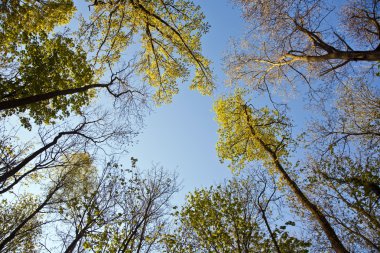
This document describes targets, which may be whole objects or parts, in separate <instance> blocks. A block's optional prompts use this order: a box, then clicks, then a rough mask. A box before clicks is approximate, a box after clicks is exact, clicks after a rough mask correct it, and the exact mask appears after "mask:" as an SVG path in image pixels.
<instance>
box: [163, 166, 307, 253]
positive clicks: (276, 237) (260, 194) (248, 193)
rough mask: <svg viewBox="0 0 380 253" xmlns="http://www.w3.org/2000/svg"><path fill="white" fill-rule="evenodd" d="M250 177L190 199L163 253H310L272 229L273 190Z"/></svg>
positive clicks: (301, 243) (282, 231)
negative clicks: (165, 252) (270, 222)
mask: <svg viewBox="0 0 380 253" xmlns="http://www.w3.org/2000/svg"><path fill="white" fill-rule="evenodd" d="M254 171H255V172H258V174H256V175H255V173H250V174H249V175H248V176H244V177H235V178H234V179H232V180H230V181H228V182H226V183H225V184H221V185H216V186H211V187H210V188H204V189H199V190H195V191H194V192H192V193H190V194H189V195H188V196H187V202H186V204H185V205H184V206H183V207H182V208H181V210H180V211H179V212H177V219H178V223H179V226H178V228H176V230H175V231H173V233H171V234H169V235H167V237H166V238H165V240H164V242H165V243H166V247H167V248H166V251H167V252H259V251H260V252H261V251H263V252H308V246H309V243H307V242H305V241H302V240H299V239H297V238H296V237H293V236H290V235H289V234H288V232H287V231H286V230H285V229H286V226H280V227H277V225H276V228H273V227H274V226H273V224H272V228H270V224H269V221H268V220H269V208H268V207H269V205H273V203H274V202H276V201H277V200H278V199H277V197H275V194H276V186H275V185H273V183H272V182H271V181H268V179H269V178H268V177H267V176H265V175H264V174H263V173H260V171H259V170H254ZM286 224H287V225H291V224H293V223H292V222H287V223H286ZM293 225H294V224H293Z"/></svg>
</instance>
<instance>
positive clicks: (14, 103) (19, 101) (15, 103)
mask: <svg viewBox="0 0 380 253" xmlns="http://www.w3.org/2000/svg"><path fill="white" fill-rule="evenodd" d="M108 86H109V84H90V85H86V86H83V87H78V88H72V89H66V90H55V91H51V92H46V93H42V94H38V95H33V96H29V97H24V98H16V99H11V100H5V101H1V102H0V111H1V110H7V109H13V108H17V107H21V106H26V105H29V104H33V103H38V102H42V101H46V100H49V99H52V98H55V97H58V96H65V95H70V94H75V93H79V92H85V91H87V90H90V89H94V88H106V87H108Z"/></svg>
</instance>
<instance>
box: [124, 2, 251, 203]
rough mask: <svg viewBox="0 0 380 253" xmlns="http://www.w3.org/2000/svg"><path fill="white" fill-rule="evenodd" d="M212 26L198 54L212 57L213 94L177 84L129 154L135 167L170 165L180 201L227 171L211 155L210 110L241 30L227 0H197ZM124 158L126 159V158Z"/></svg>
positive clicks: (227, 174) (213, 136) (212, 128)
mask: <svg viewBox="0 0 380 253" xmlns="http://www.w3.org/2000/svg"><path fill="white" fill-rule="evenodd" d="M195 3H197V4H199V5H201V7H202V10H203V12H204V13H205V15H206V20H207V22H208V23H209V24H210V25H211V28H210V31H209V33H207V34H206V35H205V36H204V38H203V41H202V42H203V53H204V55H205V56H206V57H208V58H209V59H211V61H212V62H213V65H212V68H213V70H214V74H215V77H216V81H215V83H216V85H217V90H216V92H215V95H214V96H213V97H207V96H202V95H200V94H199V93H198V92H197V91H190V90H189V89H188V84H186V83H184V84H180V85H179V86H180V93H179V94H178V95H176V96H175V97H174V99H173V102H172V103H171V104H168V105H162V106H161V107H159V108H155V109H154V111H153V112H152V113H151V114H150V115H148V116H147V117H146V118H145V127H144V129H143V132H142V134H140V135H139V136H137V138H136V139H137V144H135V145H134V146H133V147H132V148H131V149H130V153H129V154H128V159H129V157H130V156H133V157H136V158H137V159H138V163H137V165H138V167H140V168H141V169H144V168H149V167H151V165H152V164H153V163H159V164H160V165H161V166H163V167H164V168H166V169H168V170H171V171H172V170H175V171H177V173H178V175H179V180H180V181H182V187H183V188H182V190H181V192H180V193H179V194H177V196H176V197H175V202H179V203H181V202H183V201H184V196H185V194H186V193H188V192H189V191H192V190H194V189H195V188H199V187H206V186H210V185H212V184H215V183H218V182H222V181H223V180H224V179H226V178H228V177H230V176H231V172H230V171H229V169H228V168H227V166H226V164H221V163H220V162H219V159H218V157H217V154H216V150H215V145H216V141H217V124H216V122H215V120H214V117H215V115H214V113H213V111H212V105H213V101H214V99H215V97H216V95H217V94H218V93H220V92H221V90H222V89H223V85H224V79H225V78H224V73H223V70H222V67H223V66H222V65H223V61H222V58H223V56H224V55H225V52H226V50H227V49H228V46H229V42H230V39H231V38H238V37H240V36H241V35H242V34H243V32H244V25H245V24H244V22H243V20H242V18H241V15H240V11H239V10H238V9H237V8H236V7H234V6H233V5H232V3H231V1H229V0H197V1H195ZM125 162H129V161H127V160H126V161H125Z"/></svg>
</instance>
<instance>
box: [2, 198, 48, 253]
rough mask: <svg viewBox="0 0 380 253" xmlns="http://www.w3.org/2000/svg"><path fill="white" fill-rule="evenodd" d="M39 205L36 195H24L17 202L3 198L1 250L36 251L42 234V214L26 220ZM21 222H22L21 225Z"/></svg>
mask: <svg viewBox="0 0 380 253" xmlns="http://www.w3.org/2000/svg"><path fill="white" fill-rule="evenodd" d="M37 206H38V201H37V199H36V197H35V196H31V195H30V194H29V195H27V194H26V195H23V196H20V197H19V198H17V200H16V201H15V203H9V200H6V199H2V200H1V206H0V213H1V218H0V224H1V230H0V247H1V252H16V251H17V250H21V251H23V252H35V250H36V248H37V247H36V244H37V243H36V242H37V240H38V239H39V236H40V235H41V233H42V231H41V224H42V220H41V215H37V216H33V217H31V218H30V219H28V221H27V222H24V224H23V221H25V220H26V219H27V218H28V216H30V213H32V212H33V211H34V209H35V208H36V207H37ZM20 224H22V225H21V226H20Z"/></svg>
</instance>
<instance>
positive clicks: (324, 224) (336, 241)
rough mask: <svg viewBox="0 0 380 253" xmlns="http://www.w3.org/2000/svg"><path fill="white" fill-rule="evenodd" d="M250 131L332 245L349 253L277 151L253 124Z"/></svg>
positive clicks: (340, 250)
mask: <svg viewBox="0 0 380 253" xmlns="http://www.w3.org/2000/svg"><path fill="white" fill-rule="evenodd" d="M245 113H246V117H247V121H248V122H250V117H249V114H248V112H247V111H246V110H245ZM249 128H250V132H251V134H252V136H253V137H254V138H255V139H256V140H257V141H258V142H259V143H260V145H261V146H262V148H263V149H264V150H265V151H266V152H267V153H268V154H269V156H270V157H271V158H272V160H273V163H274V165H275V168H276V169H277V171H278V172H279V173H280V174H281V176H282V177H283V178H284V179H285V181H286V183H287V184H288V186H289V187H290V189H291V190H292V191H293V193H294V194H295V195H296V197H297V198H298V200H299V201H300V202H301V204H302V205H303V206H304V207H306V209H308V210H309V211H310V212H311V213H312V215H313V216H314V218H315V219H316V220H317V222H318V223H319V225H320V226H321V227H322V229H323V231H324V232H325V234H326V236H327V238H328V239H329V241H330V243H331V247H332V248H333V249H334V250H335V252H337V253H349V251H348V250H347V249H346V248H345V247H344V246H343V244H342V242H341V241H340V240H339V238H338V236H337V234H336V233H335V231H334V229H333V228H332V226H331V224H330V223H329V222H328V220H327V219H326V217H325V216H324V215H323V213H322V212H321V211H320V210H319V209H318V207H317V206H316V205H314V204H313V203H312V202H311V201H310V200H309V199H308V198H307V197H306V195H305V194H304V193H303V192H302V191H301V189H300V188H299V187H298V185H297V183H296V182H295V181H293V180H292V179H291V178H290V176H289V175H288V173H287V172H286V170H285V169H284V167H283V166H282V164H281V163H280V162H279V160H278V157H277V155H276V153H275V152H274V151H273V150H272V149H271V148H270V147H268V146H267V145H266V143H265V142H264V141H263V140H262V139H260V138H258V137H257V136H256V133H255V130H254V129H253V127H252V126H251V125H249Z"/></svg>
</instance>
